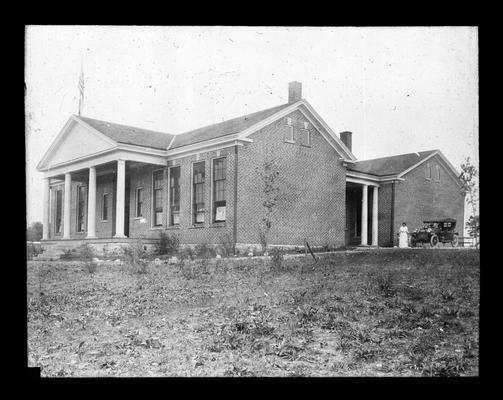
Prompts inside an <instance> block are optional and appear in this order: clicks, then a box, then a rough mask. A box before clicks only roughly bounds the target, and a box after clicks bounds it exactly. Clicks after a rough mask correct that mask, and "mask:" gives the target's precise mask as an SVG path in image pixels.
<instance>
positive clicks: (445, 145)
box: [25, 25, 479, 223]
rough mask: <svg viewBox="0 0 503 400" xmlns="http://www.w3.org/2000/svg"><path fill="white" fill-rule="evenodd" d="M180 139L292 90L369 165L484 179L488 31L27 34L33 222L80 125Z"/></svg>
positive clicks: (58, 29)
mask: <svg viewBox="0 0 503 400" xmlns="http://www.w3.org/2000/svg"><path fill="white" fill-rule="evenodd" d="M81 69H82V70H83V72H84V82H85V89H84V97H85V98H84V109H83V113H82V115H83V116H87V117H91V118H96V119H102V120H106V121H110V122H115V123H120V124H125V125H131V126H137V127H141V128H145V129H151V130H155V131H161V132H166V133H171V134H177V133H182V132H185V131H188V130H191V129H195V128H198V127H202V126H205V125H209V124H213V123H216V122H220V121H223V120H226V119H230V118H233V117H237V116H240V115H244V114H247V113H252V112H255V111H259V110H262V109H266V108H270V107H274V106H276V105H279V104H284V103H287V102H288V82H291V81H299V82H301V83H302V97H303V98H305V99H306V100H308V101H309V103H310V104H311V105H312V106H313V107H314V109H315V110H316V111H317V112H318V114H319V115H321V117H322V118H323V119H324V120H325V121H326V122H327V124H328V125H329V126H330V127H331V129H332V130H333V131H334V132H336V133H339V132H342V131H351V132H353V153H354V155H355V156H356V157H357V159H359V160H363V159H369V158H377V157H385V156H389V155H395V154H402V153H410V152H417V151H423V150H431V149H440V150H441V151H442V152H443V153H444V155H445V156H446V157H447V158H448V159H449V160H450V161H451V163H452V164H453V165H454V166H455V167H456V168H457V169H458V171H459V170H460V168H459V166H460V164H461V163H462V162H463V161H464V159H465V158H466V157H470V159H471V160H472V163H473V164H474V165H475V166H477V167H478V162H479V156H478V151H479V149H478V128H479V124H478V117H479V111H478V31H477V28H476V27H389V28H388V27H223V26H211V27H209V26H208V27H197V26H194V27H188V26H183V27H181V26H180V27H178V26H167V27H161V26H35V25H31V26H27V27H26V40H25V83H26V92H25V93H26V94H25V96H26V97H25V115H26V130H25V140H26V178H27V179H26V193H27V222H28V223H30V222H34V221H41V220H42V202H41V200H42V198H43V195H42V188H43V185H42V174H41V173H40V172H38V171H37V170H36V165H37V163H38V162H39V161H40V159H41V158H42V157H43V155H44V154H45V152H46V151H47V149H48V148H49V146H50V144H51V142H52V141H53V140H54V138H55V137H56V136H57V135H58V133H59V132H60V130H61V129H62V127H63V126H64V124H65V123H66V121H67V120H68V118H69V117H70V116H71V115H72V114H77V113H78V101H79V92H78V80H79V75H80V72H81Z"/></svg>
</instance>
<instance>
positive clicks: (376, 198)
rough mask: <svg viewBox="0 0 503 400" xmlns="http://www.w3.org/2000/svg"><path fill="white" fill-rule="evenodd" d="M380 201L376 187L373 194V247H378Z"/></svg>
mask: <svg viewBox="0 0 503 400" xmlns="http://www.w3.org/2000/svg"><path fill="white" fill-rule="evenodd" d="M378 201H379V195H378V187H377V186H374V190H373V192H372V246H377V221H378V218H377V217H378V214H377V213H378V209H377V204H378Z"/></svg>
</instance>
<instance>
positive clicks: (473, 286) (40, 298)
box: [27, 249, 480, 377]
mask: <svg viewBox="0 0 503 400" xmlns="http://www.w3.org/2000/svg"><path fill="white" fill-rule="evenodd" d="M479 260H480V252H479V250H460V249H453V250H435V249H432V250H430V249H417V250H413V249H392V250H386V251H370V252H364V253H356V252H344V253H342V252H340V253H334V254H331V255H328V256H324V257H323V258H320V259H319V260H318V262H317V263H316V264H315V263H314V261H313V260H312V259H311V258H305V257H299V258H295V259H289V260H276V261H274V262H273V261H271V260H269V261H268V260H262V259H249V260H232V259H231V260H228V259H219V260H215V259H212V260H209V259H207V260H193V261H189V260H185V261H182V260H181V261H179V262H178V263H177V264H175V265H168V264H161V265H154V264H153V263H151V264H149V265H148V267H147V268H146V269H142V270H141V271H142V273H139V272H138V269H135V268H134V267H133V266H130V265H127V264H125V265H121V266H117V265H112V264H106V263H105V264H101V265H99V266H98V267H97V268H96V269H92V268H91V269H90V268H88V267H86V264H85V263H84V262H78V261H67V262H63V261H59V262H55V261H53V262H29V263H28V266H27V268H28V288H27V290H28V346H29V366H39V367H41V373H42V376H120V377H126V376H466V375H472V376H473V375H478V334H479V331H478V323H479V294H480V293H479V274H480V261H479Z"/></svg>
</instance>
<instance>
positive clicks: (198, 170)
mask: <svg viewBox="0 0 503 400" xmlns="http://www.w3.org/2000/svg"><path fill="white" fill-rule="evenodd" d="M192 168H193V169H192V207H193V210H192V221H193V223H194V224H202V223H204V181H205V171H204V168H205V163H204V161H201V162H197V163H194V164H193V165H192Z"/></svg>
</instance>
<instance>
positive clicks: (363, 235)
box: [361, 185, 368, 246]
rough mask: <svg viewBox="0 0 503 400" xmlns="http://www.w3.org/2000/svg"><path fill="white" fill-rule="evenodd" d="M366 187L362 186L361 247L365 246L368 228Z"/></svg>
mask: <svg viewBox="0 0 503 400" xmlns="http://www.w3.org/2000/svg"><path fill="white" fill-rule="evenodd" d="M367 195H368V185H363V186H362V228H361V239H362V240H361V245H362V246H367V236H368V231H367V226H368V198H367Z"/></svg>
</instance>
